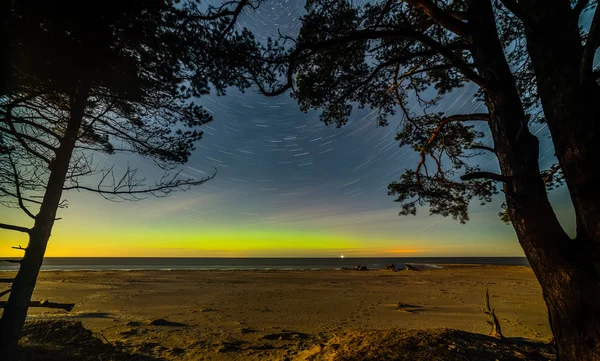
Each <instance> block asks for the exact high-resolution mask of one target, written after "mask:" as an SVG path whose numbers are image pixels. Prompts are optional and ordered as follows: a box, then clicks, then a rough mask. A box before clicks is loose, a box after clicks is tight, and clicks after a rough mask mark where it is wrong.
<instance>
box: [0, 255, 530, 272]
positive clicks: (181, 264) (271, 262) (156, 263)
mask: <svg viewBox="0 0 600 361" xmlns="http://www.w3.org/2000/svg"><path fill="white" fill-rule="evenodd" d="M390 263H393V264H394V265H395V266H396V268H397V269H398V268H402V267H404V266H405V265H407V264H410V265H414V266H417V267H420V268H443V265H446V264H480V265H512V266H528V265H529V264H528V262H527V259H526V258H525V257H402V258H350V257H346V258H341V257H340V258H147V257H47V258H46V259H44V264H43V265H42V271H104V270H119V271H138V270H164V271H174V270H326V269H340V268H342V267H354V266H359V265H360V266H367V268H368V269H380V268H384V267H385V266H386V265H388V264H390ZM16 270H18V264H15V263H7V262H0V271H16Z"/></svg>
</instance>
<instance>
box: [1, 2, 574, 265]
mask: <svg viewBox="0 0 600 361" xmlns="http://www.w3.org/2000/svg"><path fill="white" fill-rule="evenodd" d="M303 6H304V3H303V2H301V1H288V2H282V1H278V2H275V1H270V2H267V3H265V4H263V5H262V6H261V7H260V8H259V10H258V11H256V12H248V11H247V12H246V13H245V14H244V16H243V17H242V19H241V20H242V24H241V25H242V26H247V27H249V28H251V29H252V30H253V31H255V32H256V33H257V34H259V35H261V36H272V35H275V34H277V29H278V28H279V29H280V30H281V32H282V33H284V34H289V35H294V34H295V33H296V32H297V30H298V26H299V22H298V20H297V19H298V17H299V16H300V15H301V13H302V8H303ZM473 90H474V88H472V87H469V86H466V87H464V88H462V89H459V90H457V91H455V92H454V93H452V94H451V95H450V96H447V97H446V98H445V99H444V100H443V101H441V102H440V104H439V109H438V110H437V111H442V110H443V111H446V113H447V114H455V113H459V112H474V111H478V112H481V111H485V109H484V108H483V107H481V105H480V104H479V103H477V101H476V100H475V99H474V97H473ZM199 102H200V103H201V104H202V105H204V106H205V107H206V108H207V109H209V110H210V112H211V113H212V114H213V116H214V121H213V122H211V123H209V124H208V125H206V126H205V128H204V131H205V135H204V138H203V139H202V140H201V141H200V142H199V143H198V144H197V149H196V151H195V152H194V154H193V156H192V157H191V159H190V161H189V162H188V163H187V164H186V165H185V166H184V167H183V169H184V172H185V173H186V174H187V175H190V176H198V177H201V176H204V175H208V174H211V173H212V172H213V167H216V168H217V169H218V174H217V176H216V178H215V179H214V180H212V181H210V182H208V183H206V184H204V185H202V186H199V187H196V188H194V189H193V190H192V191H189V192H186V193H177V194H174V195H173V196H171V197H169V198H162V199H154V198H150V199H146V200H144V201H141V202H126V203H114V202H109V201H106V200H104V199H103V198H102V197H100V196H98V195H96V194H87V193H77V192H68V193H66V194H65V198H66V199H67V200H68V201H69V208H68V209H65V210H60V211H59V217H62V218H63V219H62V220H60V221H58V222H57V223H56V225H55V228H54V232H53V236H52V238H51V239H50V244H49V247H48V251H47V256H164V257H166V256H188V257H212V256H223V257H232V256H240V257H243V256H249V257H252V256H273V257H277V256H282V257H304V256H309V257H331V256H333V257H338V256H340V255H342V254H343V255H345V256H346V257H352V256H354V257H360V256H389V257H401V256H521V255H522V251H521V249H520V246H519V244H518V242H517V239H516V236H515V235H514V231H513V230H512V227H511V226H509V225H505V224H504V223H502V222H501V221H500V219H499V217H498V212H499V211H500V203H501V194H500V195H499V196H498V197H497V198H496V200H495V201H494V202H493V203H491V204H488V205H486V206H483V207H482V206H479V205H478V204H477V202H475V204H473V206H472V208H471V213H470V215H471V220H470V222H468V223H467V224H466V225H461V224H459V223H458V222H457V221H454V220H452V219H451V218H443V217H441V216H429V214H428V210H427V209H426V208H423V209H419V212H418V214H417V216H416V217H415V216H408V217H400V216H398V211H399V209H400V205H399V204H397V203H395V202H393V197H391V196H388V195H387V185H388V183H390V182H391V181H394V180H396V179H398V178H399V176H400V175H401V174H402V173H403V172H404V170H406V169H409V168H414V167H416V164H417V162H418V159H417V158H418V155H417V154H416V153H415V152H414V151H412V150H411V149H409V148H400V147H399V146H398V143H397V142H396V141H395V140H394V136H395V133H396V131H397V130H398V127H399V124H400V118H399V117H397V118H392V119H390V121H389V123H390V125H389V126H387V127H378V126H377V124H376V121H375V119H374V118H375V117H374V114H373V112H372V111H370V110H361V111H356V112H355V113H354V115H353V117H352V119H351V121H350V123H349V124H348V125H347V126H345V127H343V128H341V129H338V128H335V127H334V126H329V127H328V126H325V125H324V124H323V123H321V122H320V121H319V119H318V117H319V111H313V112H309V113H306V114H305V113H302V112H300V111H299V109H298V106H297V104H296V103H295V102H294V100H293V99H291V98H290V96H289V94H284V95H282V96H279V97H276V98H265V97H263V96H261V95H259V94H257V93H255V92H253V91H247V92H246V93H240V92H238V91H235V90H232V91H229V92H228V95H227V96H225V97H216V96H215V95H210V96H206V97H203V98H202V99H199ZM414 104H415V105H414V106H415V107H416V106H417V105H416V103H414ZM415 110H416V108H415ZM431 110H432V111H436V109H431ZM478 126H480V127H481V128H480V129H481V130H482V131H486V132H487V129H486V127H487V126H485V124H480V125H478ZM533 128H534V131H536V132H537V136H538V137H539V138H540V140H541V144H542V151H541V166H542V168H548V167H549V166H550V165H551V164H552V163H553V162H554V161H555V160H554V159H553V158H552V148H551V147H550V145H549V143H550V141H549V139H548V132H547V130H546V128H545V127H544V126H541V125H533ZM486 140H487V141H488V145H489V144H490V143H489V142H490V141H491V140H490V138H489V137H488V138H486ZM103 158H105V157H104V156H100V155H98V156H96V160H97V161H99V162H101V163H102V162H109V161H110V162H115V163H116V164H117V165H118V166H119V167H121V168H124V167H125V166H126V164H127V163H129V164H130V165H131V166H137V167H140V172H142V173H143V174H145V175H146V176H147V177H148V178H149V179H152V178H156V177H160V174H161V172H160V171H159V170H158V169H157V168H156V167H154V166H153V165H152V163H151V162H150V161H148V160H141V159H137V158H126V157H124V156H111V157H109V158H106V159H103ZM477 160H478V163H479V164H480V165H481V167H482V168H483V170H490V171H494V170H496V169H497V165H496V161H495V159H494V158H493V157H492V156H483V157H478V158H477ZM551 199H552V201H553V202H554V204H555V206H556V212H557V214H558V215H559V217H560V218H561V220H562V221H563V222H564V223H565V225H566V227H567V229H568V230H571V231H572V229H573V228H574V227H573V220H572V215H571V211H570V205H569V204H568V194H567V191H566V189H565V188H564V187H563V188H561V189H559V190H556V191H553V192H552V193H551ZM0 212H1V215H2V218H3V222H6V223H14V224H21V225H26V226H30V225H31V224H30V223H31V222H30V220H29V219H27V218H26V217H24V216H22V215H21V214H20V213H19V211H17V210H7V209H5V208H3V209H1V211H0ZM571 233H572V232H571ZM0 240H1V247H0V254H1V255H3V256H19V255H20V254H19V252H18V251H15V252H12V251H11V250H10V248H9V246H12V245H17V244H19V243H20V244H22V245H25V244H26V243H27V241H26V239H25V238H24V237H22V236H21V235H20V234H16V233H15V232H8V231H1V232H0Z"/></svg>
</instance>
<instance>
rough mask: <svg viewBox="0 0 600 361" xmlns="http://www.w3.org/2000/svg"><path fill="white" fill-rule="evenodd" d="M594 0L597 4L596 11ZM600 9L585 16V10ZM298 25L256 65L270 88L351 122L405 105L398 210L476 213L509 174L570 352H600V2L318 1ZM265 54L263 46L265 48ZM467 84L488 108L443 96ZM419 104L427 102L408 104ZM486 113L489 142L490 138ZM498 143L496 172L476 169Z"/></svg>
mask: <svg viewBox="0 0 600 361" xmlns="http://www.w3.org/2000/svg"><path fill="white" fill-rule="evenodd" d="M594 7H596V9H595V10H594ZM592 10H593V11H594V16H593V21H592V23H591V24H584V25H586V26H582V29H580V27H579V20H580V18H581V14H582V13H584V12H586V11H592ZM301 21H302V26H301V29H300V31H299V34H298V35H297V36H296V37H287V36H282V37H281V38H280V39H278V40H277V41H269V42H268V43H266V44H260V45H256V49H255V50H253V51H252V52H249V56H250V57H251V58H253V59H255V60H256V61H255V62H251V63H250V65H249V66H247V67H246V72H247V73H248V74H249V75H248V76H249V77H251V78H252V79H253V81H254V82H255V83H256V86H257V87H258V88H259V90H260V91H261V92H262V93H264V94H266V95H270V96H275V95H279V94H283V93H285V92H287V91H291V95H292V97H293V98H295V99H296V100H297V101H298V103H299V105H300V107H301V109H302V110H305V111H306V110H309V109H313V108H316V109H322V114H321V119H322V120H323V121H324V122H325V123H327V124H336V125H337V126H342V125H344V124H345V123H346V121H347V119H348V117H349V116H350V115H351V113H352V111H353V110H354V109H355V107H359V108H360V107H368V108H370V109H376V110H377V120H378V122H379V124H381V125H386V124H387V122H388V119H389V118H390V117H391V116H393V115H396V114H398V115H399V116H400V117H401V119H402V121H401V122H402V128H401V130H400V131H399V132H398V134H397V139H398V141H399V142H400V145H401V146H409V147H412V148H413V149H414V150H415V151H416V152H417V153H418V154H419V157H418V161H417V162H416V164H414V166H413V167H411V169H409V170H407V171H406V172H405V173H404V174H403V175H402V176H401V177H400V179H399V180H397V181H395V182H393V183H391V184H390V185H389V193H390V195H393V196H395V197H396V201H398V202H400V203H401V204H402V208H401V211H400V214H401V215H410V214H415V213H416V212H417V209H418V206H425V205H429V212H430V213H431V214H440V215H443V216H452V217H453V218H455V219H457V220H459V221H460V222H463V223H464V222H466V221H467V220H468V206H469V204H470V203H471V201H472V200H473V199H478V200H479V201H481V202H484V203H485V202H489V201H490V200H491V199H492V196H493V195H494V194H495V193H497V192H498V190H497V188H496V187H497V185H498V184H500V185H501V190H502V192H503V193H504V197H505V203H504V205H503V211H502V212H501V215H502V217H503V219H504V220H506V221H510V222H512V224H513V226H514V228H515V231H516V233H517V236H518V239H519V242H520V244H521V246H522V247H523V250H524V252H525V255H526V256H527V258H528V260H529V263H530V264H531V266H532V269H533V271H534V272H535V274H536V277H537V279H538V280H539V282H540V284H541V286H542V289H543V294H544V299H545V301H546V304H547V306H548V310H549V317H550V324H551V327H552V330H553V333H554V335H555V339H556V342H557V347H558V354H559V359H560V360H569V361H575V360H578V361H580V360H584V361H590V360H598V359H599V357H600V356H599V355H600V309H599V308H598V307H597V305H598V304H600V191H599V187H598V185H599V184H600V171H598V169H597V167H598V164H600V148H599V147H598V144H600V143H599V142H600V138H599V137H600V131H599V130H600V129H599V127H600V126H599V124H600V123H598V119H600V114H599V113H600V107H599V105H600V86H599V84H598V81H597V80H598V79H599V78H600V77H599V76H598V75H599V74H600V73H598V72H597V71H594V68H593V64H594V56H595V53H596V50H597V48H598V46H599V45H600V9H598V8H597V6H596V2H590V1H586V0H579V1H569V0H551V1H536V0H519V1H515V0H497V1H492V0H439V1H438V0H436V1H434V0H404V1H392V0H388V1H381V2H377V3H368V4H365V5H354V4H352V3H350V2H347V1H343V0H309V1H308V2H307V4H306V14H305V15H304V16H303V17H302V19H301ZM257 52H260V53H261V55H260V56H256V53H257ZM467 84H469V86H470V87H472V88H471V89H475V90H474V91H473V96H474V98H475V99H477V100H479V101H480V103H481V105H482V107H483V108H487V111H485V112H482V113H468V114H452V113H446V112H443V111H442V112H440V111H437V110H434V109H437V105H438V104H439V101H440V100H441V99H443V98H444V97H445V96H448V94H449V93H450V92H451V91H452V90H453V89H456V88H459V87H463V86H465V85H467ZM411 100H412V101H415V102H418V104H419V105H420V108H421V110H419V111H415V110H414V108H409V106H408V105H409V101H411ZM536 121H537V122H546V124H547V125H548V129H549V131H550V135H551V138H552V141H553V143H554V148H555V151H556V157H557V159H558V162H557V163H556V164H554V165H553V166H552V167H551V169H548V170H540V166H539V142H538V138H537V137H536V136H535V135H534V134H532V132H531V131H530V125H531V123H532V122H536ZM477 123H479V124H485V125H487V126H488V128H489V132H490V134H491V137H492V139H493V145H492V146H489V145H487V144H482V136H483V133H481V132H479V131H477V129H476V128H475V127H474V125H475V124H477ZM483 153H488V154H493V155H495V157H496V159H497V161H498V168H499V172H498V173H494V172H488V171H484V170H482V169H480V167H479V166H478V165H477V164H478V160H477V159H478V158H477V156H478V155H481V154H483ZM563 181H564V182H565V183H566V185H567V186H568V189H569V192H570V196H571V200H572V203H573V206H574V208H575V215H576V219H577V235H576V237H575V238H570V237H569V236H568V235H567V234H566V232H565V231H564V229H563V228H562V226H561V225H560V223H559V221H558V219H557V217H556V215H555V213H554V211H553V209H552V206H551V204H550V203H549V201H548V196H547V190H548V189H550V188H553V187H554V186H556V185H557V184H558V183H561V182H563Z"/></svg>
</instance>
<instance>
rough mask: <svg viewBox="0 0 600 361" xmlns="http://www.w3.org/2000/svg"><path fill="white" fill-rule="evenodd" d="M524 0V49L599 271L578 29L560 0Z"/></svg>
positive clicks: (590, 99) (597, 174) (583, 238)
mask: <svg viewBox="0 0 600 361" xmlns="http://www.w3.org/2000/svg"><path fill="white" fill-rule="evenodd" d="M523 3H524V6H526V10H528V11H527V14H528V15H529V16H530V17H531V19H532V20H531V22H532V23H533V26H531V27H527V28H526V31H525V35H526V38H527V50H528V53H529V54H530V56H531V62H532V65H533V68H534V71H535V74H536V81H537V87H538V94H539V96H540V100H541V103H542V107H543V109H544V114H545V116H546V121H547V124H548V129H549V130H550V134H551V136H552V140H553V143H554V148H555V151H556V157H557V158H558V160H559V162H560V165H561V168H562V170H563V173H564V175H565V180H566V183H567V187H568V188H569V193H570V195H571V200H572V202H573V206H574V208H575V216H576V221H577V238H576V241H577V242H578V243H580V247H584V248H586V252H585V254H587V255H589V256H591V257H586V258H588V259H589V260H588V262H593V263H595V264H596V267H597V269H598V270H600V265H599V263H600V189H598V185H599V184H600V171H599V170H598V165H599V164H600V147H598V144H600V122H599V120H600V86H599V85H598V84H597V82H596V79H595V78H594V76H593V74H592V66H591V64H592V63H593V53H595V49H594V51H593V52H592V54H591V60H592V61H591V62H589V63H587V64H585V62H583V61H582V59H583V58H584V57H586V54H585V51H584V47H583V46H582V39H581V36H580V30H579V21H578V20H579V16H578V14H576V13H574V12H573V11H572V10H571V4H570V2H569V1H566V0H548V1H541V2H540V1H535V0H527V1H525V2H523Z"/></svg>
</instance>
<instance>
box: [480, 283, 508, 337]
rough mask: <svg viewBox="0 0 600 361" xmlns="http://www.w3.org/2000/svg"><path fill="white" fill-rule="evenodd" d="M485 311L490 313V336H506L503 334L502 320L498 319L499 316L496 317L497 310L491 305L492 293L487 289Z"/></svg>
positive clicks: (487, 313)
mask: <svg viewBox="0 0 600 361" xmlns="http://www.w3.org/2000/svg"><path fill="white" fill-rule="evenodd" d="M483 312H484V313H485V314H486V315H488V317H489V319H490V320H489V321H488V323H489V324H490V326H492V331H491V332H490V336H492V337H496V338H504V335H502V329H501V328H500V321H498V317H496V312H495V310H494V309H492V308H491V307H490V293H489V290H485V309H484V310H483Z"/></svg>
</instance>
